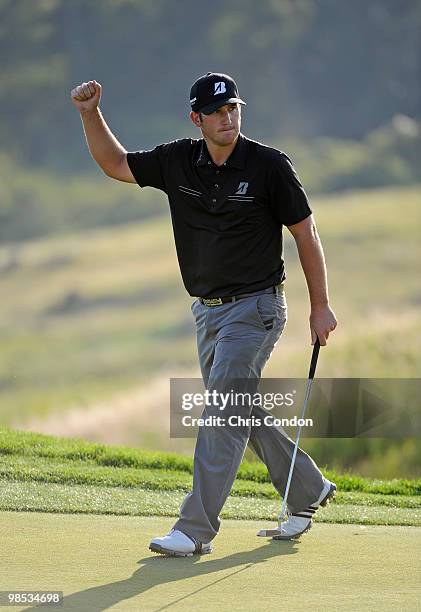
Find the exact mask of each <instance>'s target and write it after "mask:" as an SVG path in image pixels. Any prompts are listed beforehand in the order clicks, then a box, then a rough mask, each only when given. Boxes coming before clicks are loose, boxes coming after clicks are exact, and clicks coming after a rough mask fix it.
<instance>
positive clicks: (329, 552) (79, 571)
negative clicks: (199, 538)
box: [0, 512, 421, 612]
mask: <svg viewBox="0 0 421 612" xmlns="http://www.w3.org/2000/svg"><path fill="white" fill-rule="evenodd" d="M172 521H173V519H171V518H162V517H150V518H149V517H140V516H106V515H68V514H48V513H35V512H32V513H31V512H1V513H0V533H1V546H0V564H1V568H2V571H1V573H0V590H3V591H5V590H20V591H22V590H60V591H63V592H64V605H63V606H60V608H54V609H57V610H63V611H65V610H78V611H83V612H85V611H86V612H94V611H96V610H98V611H99V610H105V609H107V610H108V609H112V610H136V611H142V612H143V611H145V610H156V611H158V610H167V609H169V610H171V611H174V612H175V611H177V610H180V611H183V612H185V611H186V610H201V611H202V610H205V611H206V610H217V611H218V612H221V611H222V610H236V611H237V610H253V611H255V610H271V609H283V610H286V611H289V610H294V612H295V611H301V610H302V611H304V610H305V611H306V612H308V610H309V609H312V610H315V611H317V610H323V611H325V610H327V609H333V610H341V611H342V610H353V611H354V610H358V611H361V610H380V609H381V610H382V611H384V610H419V609H420V607H419V602H420V600H421V589H420V584H421V575H420V567H421V528H419V527H403V526H393V527H392V526H389V527H386V526H363V525H349V524H348V525H338V524H321V523H319V524H315V525H314V527H313V529H312V530H311V531H310V532H309V533H308V534H307V535H305V536H303V537H302V538H301V540H300V541H297V542H273V541H271V540H266V539H261V538H257V537H256V532H257V531H258V529H260V528H261V527H265V526H267V525H268V523H267V522H265V521H263V522H262V521H258V522H257V521H231V520H225V521H224V522H223V525H222V529H221V533H220V535H219V536H218V537H217V538H216V539H215V541H214V552H213V554H211V555H204V556H203V557H197V556H195V557H190V558H178V559H177V558H166V557H162V556H159V555H156V554H154V553H151V552H150V551H149V550H148V544H149V541H150V539H151V538H152V537H154V536H156V535H162V534H164V533H166V532H167V531H168V529H169V528H170V527H171V524H172ZM4 609H6V608H4ZM18 609H21V610H23V609H29V607H28V608H25V607H22V608H17V607H14V608H10V610H18Z"/></svg>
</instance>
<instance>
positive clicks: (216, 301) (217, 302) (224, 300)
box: [198, 283, 284, 306]
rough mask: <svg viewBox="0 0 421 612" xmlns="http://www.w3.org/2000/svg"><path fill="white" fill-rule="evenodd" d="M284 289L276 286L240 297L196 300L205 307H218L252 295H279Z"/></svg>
mask: <svg viewBox="0 0 421 612" xmlns="http://www.w3.org/2000/svg"><path fill="white" fill-rule="evenodd" d="M283 289H284V284H283V283H281V284H280V285H276V286H275V287H268V288H267V289H261V290H260V291H252V292H251V293H241V294H240V295H233V296H227V297H221V298H201V297H200V298H198V300H199V302H201V303H202V304H204V305H205V306H220V305H221V304H227V303H228V302H236V301H237V300H241V299H242V298H246V297H251V296H253V295H262V294H264V293H276V294H278V293H281V292H282V291H283Z"/></svg>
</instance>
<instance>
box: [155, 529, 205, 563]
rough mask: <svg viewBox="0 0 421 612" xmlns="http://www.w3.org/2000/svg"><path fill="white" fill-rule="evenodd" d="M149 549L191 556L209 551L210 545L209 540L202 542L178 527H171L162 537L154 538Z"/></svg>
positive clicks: (164, 553)
mask: <svg viewBox="0 0 421 612" xmlns="http://www.w3.org/2000/svg"><path fill="white" fill-rule="evenodd" d="M149 550H152V551H153V552H156V553H160V554H161V555H169V556H171V557H192V556H193V555H205V554H207V553H211V552H212V546H211V543H210V542H209V543H208V544H204V543H202V542H198V541H197V540H196V539H195V538H193V537H191V536H188V535H186V534H185V533H183V532H182V531H178V529H171V531H170V532H169V533H167V535H165V536H163V537H162V538H154V539H153V540H152V541H151V543H150V544H149Z"/></svg>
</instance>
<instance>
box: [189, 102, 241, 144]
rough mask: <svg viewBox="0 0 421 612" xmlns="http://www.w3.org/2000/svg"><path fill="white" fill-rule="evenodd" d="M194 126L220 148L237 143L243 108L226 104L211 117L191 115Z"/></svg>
mask: <svg viewBox="0 0 421 612" xmlns="http://www.w3.org/2000/svg"><path fill="white" fill-rule="evenodd" d="M190 119H191V120H192V121H193V123H194V125H195V126H196V127H198V128H200V129H201V130H202V135H203V137H204V138H205V139H208V140H210V141H211V142H212V143H213V144H215V145H218V146H220V147H226V146H229V145H231V144H232V143H233V142H235V140H236V138H237V136H238V134H239V133H240V128H241V108H240V105H239V104H238V103H235V104H225V105H224V106H221V107H220V108H218V109H217V110H216V111H215V112H213V113H211V114H210V115H205V114H204V113H195V112H194V111H192V112H191V113H190Z"/></svg>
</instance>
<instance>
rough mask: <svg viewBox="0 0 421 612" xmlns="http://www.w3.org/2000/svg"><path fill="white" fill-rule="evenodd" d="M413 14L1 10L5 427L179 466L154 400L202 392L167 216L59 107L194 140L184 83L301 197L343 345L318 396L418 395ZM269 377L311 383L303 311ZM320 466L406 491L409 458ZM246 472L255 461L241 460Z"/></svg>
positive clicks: (420, 317)
mask: <svg viewBox="0 0 421 612" xmlns="http://www.w3.org/2000/svg"><path fill="white" fill-rule="evenodd" d="M420 31H421V2H420V1H419V0H400V1H399V2H396V0H372V1H371V2H370V3H367V2H363V1H362V0H355V1H354V2H352V3H350V2H346V1H345V0H339V1H338V2H332V1H331V0H260V1H259V2H253V1H252V0H231V1H228V2H226V1H224V2H222V1H221V0H213V2H212V3H206V2H200V0H199V1H197V0H195V1H194V2H193V1H192V0H180V1H179V2H173V1H171V0H101V2H100V1H99V0H98V1H96V0H91V1H90V2H86V0H83V1H82V0H72V2H66V1H65V0H37V1H36V2H28V1H27V0H0V56H1V58H2V62H1V69H0V108H1V113H0V343H1V352H0V419H1V424H2V425H11V426H14V427H18V428H24V429H31V430H34V431H41V432H47V433H54V434H57V435H70V436H78V437H83V438H86V439H91V440H99V441H104V442H110V443H118V444H128V445H133V446H142V447H145V448H152V449H160V450H176V451H178V452H186V453H190V452H191V450H192V447H193V442H192V440H171V439H170V438H169V433H168V421H169V379H170V378H171V377H178V376H187V377H188V376H199V370H198V367H197V357H196V345H195V333H194V332H195V330H194V322H193V318H192V316H191V313H190V309H189V306H190V304H191V301H192V299H191V298H190V297H189V296H188V295H187V293H186V292H185V290H184V288H183V286H182V281H181V277H180V273H179V270H178V265H177V260H176V256H175V249H174V243H173V238H172V231H171V224H170V217H169V213H168V207H167V202H166V199H165V197H164V195H163V194H161V193H160V192H158V191H155V190H153V189H146V190H142V191H140V189H139V188H138V187H137V186H136V185H128V184H120V183H118V182H116V181H113V180H112V179H109V178H107V177H105V176H104V175H103V174H102V172H101V171H100V170H99V169H98V168H97V166H96V165H95V163H94V162H93V161H92V159H91V157H90V155H89V152H88V150H87V148H86V145H85V142H84V137H83V131H82V127H81V122H80V119H79V116H78V113H77V111H76V109H75V108H74V107H73V105H72V104H71V102H70V90H71V89H72V88H73V87H74V86H76V85H77V84H79V83H80V82H82V81H87V80H90V79H96V80H97V81H99V82H100V83H101V84H102V86H103V97H102V102H101V109H102V112H103V114H104V116H105V118H106V120H107V121H108V123H109V125H110V127H111V129H112V130H113V131H114V133H115V134H116V136H117V137H118V139H119V140H120V141H121V143H122V144H123V146H125V147H126V149H128V150H138V149H148V148H152V147H153V146H155V145H156V144H159V143H162V142H166V141H169V140H172V139H175V138H183V137H193V138H198V137H200V134H199V133H198V132H196V131H195V130H194V128H193V126H192V125H191V124H190V122H189V119H188V110H189V108H188V94H189V88H190V86H191V83H192V82H193V81H194V80H195V79H196V78H197V77H198V76H200V75H202V74H204V73H206V72H207V71H219V72H226V73H229V74H231V75H232V76H234V78H235V79H236V80H237V83H238V85H239V90H240V95H241V97H243V99H245V100H246V101H247V106H246V107H245V109H244V111H243V129H242V131H243V133H244V134H246V135H247V136H248V137H249V138H252V139H255V140H260V141H263V142H265V143H266V144H268V145H272V146H275V147H277V148H280V149H282V150H284V151H285V152H286V153H287V154H288V155H289V156H290V157H291V158H292V160H293V162H294V164H295V166H296V169H297V171H298V173H299V175H300V178H301V180H302V182H303V184H304V186H305V188H306V190H307V192H308V195H309V197H310V200H311V203H312V207H313V210H314V213H315V216H316V220H317V223H318V228H319V233H320V235H321V238H322V241H323V245H324V248H325V254H326V259H327V264H328V271H329V284H330V296H331V301H332V306H333V308H334V310H335V312H336V314H337V317H338V320H339V326H338V329H337V331H335V333H334V334H332V336H331V338H330V340H329V345H328V347H327V348H326V349H323V350H322V353H321V358H320V360H319V369H318V375H319V376H326V377H330V376H334V377H379V378H382V377H383V378H393V377H398V378H416V377H419V376H420V363H421V349H420V335H421V334H420V332H421V313H420V305H421V287H420V261H421V248H420V234H421V176H420V159H421V71H420V67H421V36H420ZM284 235H285V242H286V244H285V258H286V266H287V274H288V280H287V299H288V305H289V323H288V326H287V329H286V331H285V332H284V335H283V337H282V339H281V340H280V342H279V344H278V346H277V347H276V349H275V351H274V353H273V355H272V358H271V360H270V362H269V365H268V367H267V369H266V370H265V376H270V377H277V376H288V377H302V376H306V374H307V369H308V361H309V356H310V352H311V347H310V334H309V327H308V315H309V308H308V297H307V290H306V286H305V282H304V277H303V274H302V271H301V268H300V265H299V262H298V259H297V255H296V251H295V246H294V244H293V242H292V241H291V239H290V238H289V236H288V232H287V231H285V232H284ZM303 447H304V448H305V449H306V450H307V451H308V452H310V453H311V454H312V456H313V457H314V458H315V460H316V461H318V462H319V463H320V464H321V466H327V467H329V468H336V469H343V470H348V471H352V472H356V473H361V474H364V475H369V476H375V477H376V476H378V477H387V478H390V477H395V476H396V477H398V476H399V477H405V476H408V477H411V476H419V475H420V474H421V449H420V444H419V441H418V440H416V439H405V440H385V439H372V440H369V439H355V440H348V439H342V440H305V441H304V442H303ZM250 457H251V455H250V456H249V455H248V458H250Z"/></svg>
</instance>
